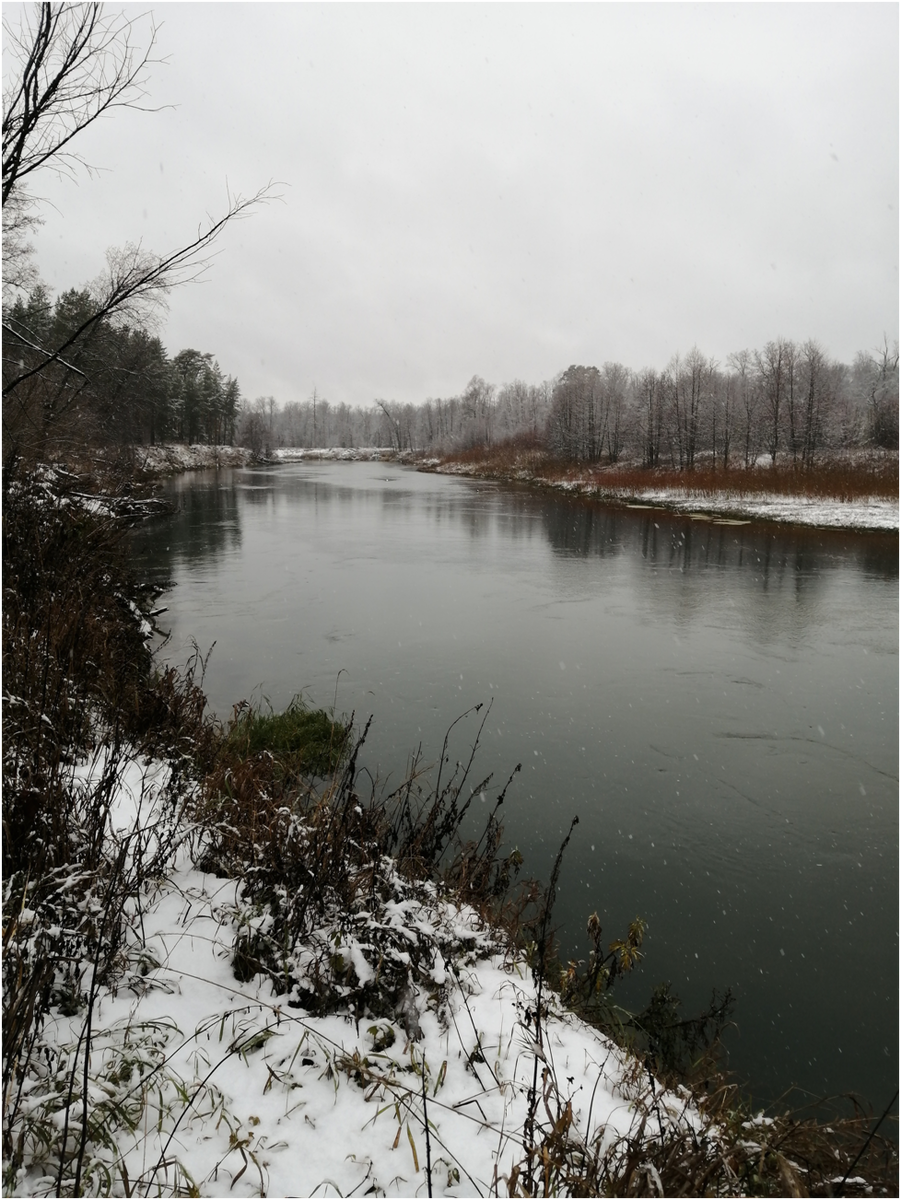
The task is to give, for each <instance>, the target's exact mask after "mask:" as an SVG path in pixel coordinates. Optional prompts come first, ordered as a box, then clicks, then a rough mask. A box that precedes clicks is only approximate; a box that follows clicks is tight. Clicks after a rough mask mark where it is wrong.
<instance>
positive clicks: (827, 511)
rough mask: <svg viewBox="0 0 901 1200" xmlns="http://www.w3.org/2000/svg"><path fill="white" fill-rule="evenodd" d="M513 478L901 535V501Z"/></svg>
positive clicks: (459, 467)
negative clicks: (900, 518)
mask: <svg viewBox="0 0 901 1200" xmlns="http://www.w3.org/2000/svg"><path fill="white" fill-rule="evenodd" d="M429 466H430V467H431V468H432V469H434V470H437V471H440V472H441V473H443V474H448V475H469V476H477V477H478V476H480V475H482V474H487V475H488V476H489V477H491V473H490V471H483V469H482V468H481V467H480V466H479V465H478V464H476V465H470V464H468V463H446V464H439V462H438V460H437V459H435V460H432V461H431V462H430V463H429ZM512 478H515V479H516V480H517V481H519V482H522V483H531V484H535V485H537V486H539V487H547V488H553V489H555V490H557V491H562V492H569V493H570V494H574V495H579V496H593V497H596V498H597V499H599V500H602V501H607V502H612V503H615V504H622V505H625V506H626V507H628V508H651V509H653V508H660V509H665V510H666V511H668V512H681V513H686V514H687V515H688V516H690V517H692V519H693V520H696V521H713V522H714V523H715V524H718V525H741V524H746V523H750V522H751V521H778V522H780V523H782V524H789V525H814V526H817V527H818V528H821V529H862V530H863V529H871V530H888V531H894V532H897V530H898V501H897V499H893V500H884V499H880V498H874V497H871V498H870V499H868V500H852V501H842V500H820V499H813V498H812V499H805V498H804V497H800V496H777V495H770V494H768V493H760V494H759V495H756V496H755V495H746V496H743V495H738V494H734V493H727V492H724V493H723V494H722V495H720V496H709V495H704V496H699V495H697V494H692V493H691V492H689V491H688V490H687V489H686V490H685V491H680V490H678V489H675V488H642V489H631V488H630V489H625V488H616V487H612V486H611V487H604V488H603V489H599V486H598V483H597V481H596V480H592V479H549V478H544V477H542V476H541V475H534V474H531V473H530V472H527V471H519V472H517V473H516V474H515V475H514V476H513V477H512Z"/></svg>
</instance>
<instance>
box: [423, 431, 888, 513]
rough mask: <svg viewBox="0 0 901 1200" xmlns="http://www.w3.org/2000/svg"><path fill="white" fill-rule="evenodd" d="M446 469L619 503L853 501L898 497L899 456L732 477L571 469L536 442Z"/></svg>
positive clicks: (740, 471)
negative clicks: (563, 487)
mask: <svg viewBox="0 0 901 1200" xmlns="http://www.w3.org/2000/svg"><path fill="white" fill-rule="evenodd" d="M440 461H441V465H442V466H455V465H458V466H460V467H462V468H464V469H467V468H468V469H470V470H475V471H476V473H478V474H484V475H489V476H492V477H497V478H502V479H529V478H534V480H535V481H536V482H549V483H563V482H579V483H582V484H584V485H587V486H588V487H590V488H591V489H593V490H596V491H597V492H599V493H600V494H612V495H616V496H627V495H630V494H633V495H640V494H642V493H643V492H647V491H649V490H655V491H656V490H671V491H674V492H677V493H679V494H680V495H688V496H697V497H698V498H699V499H704V498H707V497H735V498H743V497H748V496H760V495H769V496H772V495H778V496H795V497H803V498H805V499H810V500H839V501H851V500H866V499H882V500H891V499H897V497H898V455H897V454H896V453H892V452H889V451H885V452H880V451H872V452H867V453H863V452H860V453H856V454H847V455H841V456H839V455H837V456H835V457H834V458H831V459H825V458H824V459H823V460H822V461H821V462H819V463H817V464H815V465H814V466H812V467H801V466H800V465H792V464H791V463H782V462H780V463H777V465H776V466H772V465H770V464H766V465H759V466H755V467H752V468H750V469H745V468H744V467H741V466H733V467H731V468H730V469H729V470H728V471H726V470H723V468H722V466H721V465H717V466H716V467H715V468H714V467H713V466H708V465H704V464H703V460H702V461H701V463H700V464H699V465H697V466H696V467H695V468H694V469H693V470H691V471H680V470H674V469H672V468H667V467H642V466H637V465H635V464H634V463H632V464H629V463H621V464H620V463H617V464H615V465H612V466H601V465H597V464H591V463H585V462H568V461H564V460H561V459H558V458H554V457H552V456H551V455H549V454H547V453H546V452H545V451H544V450H542V449H541V447H540V445H539V443H538V442H537V440H536V439H513V440H511V441H508V442H502V443H499V444H498V445H496V446H493V447H491V448H490V449H486V448H484V447H481V448H478V447H477V448H473V449H470V450H465V451H460V452H458V453H454V454H451V455H447V456H445V457H443V458H442V459H441V460H440Z"/></svg>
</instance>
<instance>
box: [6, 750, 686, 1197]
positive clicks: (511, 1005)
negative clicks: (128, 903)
mask: <svg viewBox="0 0 901 1200" xmlns="http://www.w3.org/2000/svg"><path fill="white" fill-rule="evenodd" d="M103 765H104V764H103V758H102V755H101V756H99V757H98V760H97V762H96V763H95V764H93V766H90V767H88V766H83V767H81V768H78V770H77V772H76V775H77V778H78V779H79V780H80V781H81V783H82V785H83V786H89V783H90V779H91V777H92V776H94V777H97V774H98V772H100V771H101V770H102V767H103ZM166 777H167V771H166V768H165V767H164V766H161V765H160V764H153V763H151V764H144V765H141V764H138V763H135V762H132V763H131V764H129V766H128V769H127V770H125V771H124V772H123V774H122V788H121V792H120V794H119V796H118V798H117V800H116V803H115V804H114V806H113V819H112V821H111V828H112V830H113V836H115V837H117V838H119V839H124V838H127V836H128V833H129V831H130V829H131V827H132V826H133V825H134V822H135V818H134V814H135V812H136V811H137V812H141V811H142V810H143V814H144V815H142V816H141V818H140V820H141V823H143V822H144V821H145V820H146V819H147V813H148V805H151V806H152V802H153V796H154V794H155V791H156V789H158V788H162V787H165V783H166ZM426 886H427V891H426V893H425V899H424V901H423V902H421V903H412V902H406V903H404V904H400V905H394V906H392V905H389V906H388V908H387V909H386V914H387V915H385V914H383V917H382V919H385V920H390V921H393V922H396V923H397V925H398V928H400V929H404V928H406V929H410V930H416V931H418V933H419V934H420V935H421V934H423V933H424V934H425V935H426V936H430V937H433V938H434V943H435V946H436V947H441V946H447V945H449V944H456V945H463V946H465V947H466V951H465V953H459V954H457V955H455V958H454V961H449V960H448V959H446V958H445V957H444V955H443V954H442V953H441V952H440V949H439V951H438V953H437V954H436V956H435V959H434V967H433V978H434V982H435V984H436V987H435V988H434V989H430V990H429V991H428V994H427V993H426V992H424V991H423V990H422V989H419V988H417V989H416V996H415V1006H416V1011H415V1012H413V1013H411V1012H407V1011H405V1013H404V1014H403V1015H398V1016H397V1017H396V1018H395V1019H387V1018H381V1019H378V1020H370V1019H365V1018H364V1019H363V1020H360V1021H354V1020H352V1019H351V1018H349V1017H347V1016H343V1015H329V1016H324V1017H311V1016H310V1015H308V1014H307V1013H306V1012H304V1010H302V1009H299V1008H296V1007H295V1008H292V1007H289V1006H288V1004H287V1002H286V997H285V996H279V995H276V994H273V991H272V987H271V985H270V984H269V983H267V982H262V981H261V980H260V978H259V977H257V978H256V979H254V980H253V981H251V982H250V983H244V984H241V983H239V982H237V980H236V979H235V976H234V974H233V971H232V967H231V956H230V949H231V946H232V944H233V939H234V934H235V930H236V924H237V922H238V921H239V920H241V919H244V920H246V919H247V914H246V911H245V912H244V913H243V914H242V904H241V900H240V897H239V896H238V895H237V886H236V884H235V883H234V882H233V881H228V880H223V879H221V878H217V877H215V876H212V875H208V874H204V873H202V872H200V871H199V870H197V869H196V868H195V867H194V866H193V865H192V861H191V857H190V855H189V852H188V849H187V844H184V845H183V846H182V848H181V849H180V850H179V851H178V853H177V857H176V861H175V863H174V866H173V869H172V870H171V873H170V874H169V876H168V878H166V879H165V880H164V881H163V882H161V883H157V884H148V885H147V886H146V887H145V890H144V894H143V895H142V896H141V898H140V901H139V903H137V904H136V905H135V908H134V911H133V913H132V914H131V920H130V926H131V948H130V955H129V957H130V963H129V967H128V969H127V970H126V972H125V974H124V977H123V978H122V980H121V981H120V983H119V985H118V988H117V990H116V991H109V990H107V991H104V992H101V994H100V995H99V997H98V1000H97V1003H96V1005H95V1007H94V1011H93V1014H92V1026H91V1030H90V1032H88V1033H87V1034H86V1016H85V1012H84V1010H81V1011H80V1012H78V1013H76V1014H74V1015H64V1014H63V1013H62V1012H59V1011H58V1010H54V1011H53V1013H52V1016H51V1019H50V1020H49V1021H48V1023H47V1025H46V1026H45V1029H44V1034H43V1043H44V1045H45V1046H46V1047H48V1048H49V1050H50V1053H49V1054H45V1053H44V1052H42V1054H39V1055H36V1056H35V1060H36V1062H37V1063H38V1065H37V1066H36V1067H35V1069H34V1070H33V1072H32V1073H31V1079H30V1081H29V1082H28V1083H27V1085H26V1089H25V1094H24V1097H23V1101H22V1107H21V1109H20V1111H19V1113H18V1114H17V1116H16V1119H15V1121H14V1122H13V1124H12V1125H11V1126H10V1127H9V1128H8V1132H9V1133H10V1134H11V1136H12V1137H13V1138H16V1137H18V1135H19V1133H20V1132H22V1131H23V1130H26V1129H30V1130H31V1132H30V1133H27V1132H26V1135H25V1136H26V1137H27V1138H28V1141H29V1145H31V1146H32V1148H33V1153H30V1154H28V1155H26V1159H25V1161H26V1162H27V1163H30V1165H29V1166H27V1167H25V1168H23V1169H22V1171H20V1173H19V1177H18V1180H17V1182H16V1186H15V1191H14V1193H13V1194H15V1195H18V1196H46V1195H54V1194H56V1192H55V1186H56V1179H55V1175H54V1173H53V1171H54V1167H53V1164H52V1161H51V1159H50V1158H49V1157H48V1155H49V1152H48V1151H46V1150H45V1149H44V1148H43V1147H42V1143H41V1137H40V1134H39V1133H36V1132H35V1130H40V1129H41V1128H42V1127H43V1128H44V1129H45V1130H50V1131H53V1130H56V1131H59V1130H61V1129H62V1127H63V1125H64V1123H65V1122H66V1120H67V1119H68V1122H69V1131H70V1135H71V1134H72V1131H73V1130H77V1128H78V1121H79V1119H80V1116H81V1112H82V1105H81V1102H80V1100H78V1099H76V1102H75V1103H74V1104H72V1105H71V1106H70V1108H69V1111H68V1118H67V1115H66V1105H65V1101H64V1096H65V1094H66V1092H67V1087H66V1086H65V1084H64V1083H63V1081H64V1080H67V1079H68V1078H69V1072H70V1071H72V1070H73V1067H75V1066H77V1070H75V1078H76V1084H75V1094H76V1097H77V1096H78V1095H79V1093H80V1089H79V1085H80V1082H81V1071H82V1068H81V1066H80V1065H78V1064H79V1063H80V1062H81V1061H82V1060H83V1056H81V1057H79V1052H78V1049H77V1047H78V1046H79V1041H80V1039H83V1038H84V1037H85V1036H88V1037H89V1039H90V1044H91V1052H90V1057H89V1068H88V1074H89V1080H88V1095H89V1097H90V1120H91V1122H92V1125H93V1128H94V1129H95V1130H99V1131H100V1133H99V1134H96V1135H95V1137H94V1139H93V1144H92V1146H91V1149H90V1151H89V1153H88V1156H87V1160H86V1170H87V1175H86V1176H85V1180H84V1184H85V1190H84V1192H83V1194H86V1195H94V1194H97V1193H98V1191H100V1190H102V1191H104V1192H106V1191H107V1190H108V1189H107V1187H105V1186H104V1187H102V1188H101V1186H100V1184H101V1182H102V1181H103V1180H104V1179H105V1180H106V1182H107V1183H108V1182H109V1180H110V1179H111V1180H112V1181H113V1194H120V1195H159V1194H163V1195H167V1194H173V1193H174V1192H177V1194H194V1195H197V1194H199V1195H206V1196H225V1195H234V1196H251V1195H270V1196H338V1195H342V1196H349V1195H356V1196H361V1195H366V1194H372V1195H386V1196H417V1195H419V1196H425V1195H428V1194H430V1191H429V1181H428V1179H427V1171H428V1168H429V1166H430V1168H431V1185H430V1186H431V1194H433V1195H436V1196H487V1195H507V1194H509V1193H508V1184H507V1182H506V1181H507V1180H509V1179H510V1177H511V1175H512V1174H513V1173H514V1172H515V1170H516V1167H517V1164H519V1165H520V1167H522V1163H523V1160H524V1150H523V1141H524V1133H523V1128H524V1124H525V1122H526V1120H527V1113H528V1107H529V1099H528V1097H529V1089H530V1087H531V1085H532V1081H533V1078H535V1079H537V1113H536V1116H535V1123H536V1138H537V1140H539V1141H541V1140H542V1139H543V1138H545V1137H548V1136H551V1135H552V1134H553V1133H554V1126H555V1125H556V1126H557V1130H558V1133H559V1131H560V1130H561V1129H562V1130H563V1132H564V1134H565V1136H566V1138H567V1139H568V1140H569V1144H570V1145H571V1146H574V1147H576V1148H578V1147H584V1146H592V1145H595V1146H599V1147H600V1148H601V1149H602V1150H604V1149H607V1148H609V1147H611V1146H615V1144H616V1143H617V1141H618V1140H619V1139H620V1138H622V1137H624V1136H626V1135H627V1134H629V1132H630V1131H632V1132H633V1134H634V1131H635V1128H636V1124H637V1122H639V1121H640V1120H641V1118H642V1115H643V1114H647V1113H648V1111H649V1109H652V1111H653V1121H654V1125H655V1127H657V1126H658V1124H659V1123H660V1122H662V1123H663V1125H667V1126H669V1125H673V1124H675V1125H677V1126H680V1127H682V1128H683V1129H685V1130H686V1131H687V1130H696V1129H698V1128H699V1127H700V1119H699V1117H698V1116H697V1114H696V1113H695V1111H694V1110H693V1109H692V1107H691V1105H690V1103H689V1100H688V1097H687V1094H685V1095H682V1094H676V1093H673V1092H670V1093H661V1092H660V1091H659V1089H657V1092H656V1095H654V1094H653V1089H651V1088H650V1087H649V1080H648V1076H647V1074H646V1072H644V1071H643V1070H642V1069H641V1068H640V1066H639V1065H638V1064H637V1063H636V1062H635V1061H634V1060H630V1059H628V1058H627V1057H626V1056H624V1055H623V1053H622V1052H621V1051H620V1050H618V1049H617V1048H616V1047H615V1046H614V1045H613V1044H612V1043H610V1042H609V1041H607V1040H606V1039H604V1038H603V1037H601V1036H600V1035H599V1034H597V1033H596V1032H595V1031H593V1030H592V1029H590V1028H589V1027H587V1026H585V1025H584V1024H582V1023H581V1022H580V1021H578V1020H577V1019H576V1018H574V1017H573V1016H572V1015H570V1014H566V1013H565V1012H563V1011H562V1010H561V1009H560V1008H559V1006H558V1005H557V1004H556V1002H555V1000H554V998H553V997H552V998H551V1002H550V1013H549V1015H548V1018H547V1021H546V1023H545V1030H544V1036H543V1045H542V1046H537V1045H536V1043H535V1040H534V1034H533V1033H532V1032H530V1031H529V1029H527V1027H526V1020H527V1017H526V1014H527V1012H528V1010H529V1009H532V1010H534V1007H535V1004H536V997H535V985H534V984H533V981H532V977H531V973H530V971H529V970H528V968H527V967H526V965H525V964H524V963H523V962H522V961H520V960H517V959H515V958H513V957H511V956H510V955H509V954H507V955H505V954H502V953H498V949H497V944H496V942H495V941H494V939H493V938H492V936H491V934H490V932H489V931H488V930H486V929H485V928H484V926H482V925H481V924H480V922H479V920H478V918H477V917H476V915H475V913H474V912H473V911H472V910H471V909H467V908H465V907H463V908H458V907H454V906H452V905H448V904H447V903H445V902H443V901H440V900H439V899H438V898H437V897H436V896H435V893H434V889H430V890H429V888H428V885H426ZM23 919H25V914H23ZM411 936H412V935H411ZM333 938H334V945H335V952H336V953H337V952H339V951H341V952H345V953H351V954H352V953H354V947H353V945H352V944H350V943H351V941H352V939H348V938H347V937H346V936H344V935H342V934H341V933H340V931H338V930H335V931H334V934H333ZM364 967H365V964H364ZM417 1026H418V1028H417ZM532 1029H533V1030H534V1025H533V1026H532ZM410 1030H412V1033H410V1032H408V1031H410ZM54 1052H55V1053H54ZM57 1055H58V1057H57ZM45 1059H46V1062H48V1063H50V1062H54V1063H55V1064H56V1067H55V1068H54V1069H53V1070H49V1069H46V1068H44V1069H43V1074H42V1069H41V1068H40V1062H42V1061H44V1060H45ZM423 1086H424V1087H425V1098H424V1097H423ZM569 1106H571V1107H569ZM122 1114H127V1120H124V1119H123V1116H122ZM426 1115H427V1118H428V1128H429V1143H428V1145H427V1142H426V1134H425V1128H426V1124H425V1117H426ZM104 1131H105V1136H102V1135H104ZM104 1140H105V1141H106V1143H107V1144H106V1145H104V1144H103V1142H104ZM648 1169H649V1171H651V1172H653V1168H648ZM193 1188H196V1191H195V1190H191V1189H193ZM93 1189H96V1190H93ZM159 1189H161V1190H159ZM179 1189H184V1190H181V1191H179Z"/></svg>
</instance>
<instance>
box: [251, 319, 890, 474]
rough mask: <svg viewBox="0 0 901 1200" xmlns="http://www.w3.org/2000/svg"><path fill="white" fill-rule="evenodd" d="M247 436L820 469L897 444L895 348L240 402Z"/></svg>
mask: <svg viewBox="0 0 901 1200" xmlns="http://www.w3.org/2000/svg"><path fill="white" fill-rule="evenodd" d="M238 437H239V438H241V439H243V441H244V443H245V444H247V445H250V446H252V448H253V449H255V450H257V451H261V452H264V453H265V452H266V451H267V450H271V449H274V448H275V447H278V446H290V447H310V448H313V447H316V448H319V447H321V448H326V447H336V446H346V447H352V446H385V447H391V448H392V449H394V450H398V451H402V450H410V451H421V452H434V453H454V452H461V451H471V450H474V449H477V448H484V449H491V447H492V446H497V444H498V443H501V442H504V441H509V440H512V439H516V440H519V441H525V442H528V443H530V444H532V445H534V446H535V447H537V448H541V449H544V450H546V451H547V452H549V453H551V454H554V455H556V456H559V457H560V458H564V459H569V460H576V461H582V462H588V463H616V462H618V461H619V460H620V459H626V458H627V459H628V460H629V461H633V462H634V461H639V460H640V461H641V462H642V463H643V464H644V465H645V466H648V467H657V466H668V467H675V468H680V469H684V470H690V469H691V468H693V467H694V466H695V464H696V463H697V462H698V461H699V460H701V459H703V461H704V462H705V464H707V465H713V466H722V467H724V468H727V467H729V466H735V465H742V466H750V465H752V464H753V463H755V462H757V461H758V460H759V459H760V458H761V457H762V456H765V457H767V458H769V459H770V460H771V461H772V462H775V461H776V460H777V457H778V458H779V459H780V460H787V461H791V462H792V463H794V464H797V465H799V466H809V465H812V464H813V463H814V462H815V461H816V460H817V458H818V457H822V456H823V455H826V454H830V453H833V452H835V451H838V450H845V449H851V448H857V447H878V448H883V449H892V448H895V449H897V446H898V346H897V343H896V344H895V345H894V346H891V347H890V346H889V343H888V341H887V340H884V341H883V344H882V346H881V347H880V348H879V349H877V350H873V351H871V352H866V351H861V352H860V353H859V354H857V356H856V357H855V359H854V362H853V363H852V364H851V365H850V366H848V365H845V364H843V363H839V362H836V361H834V360H833V359H831V358H830V357H829V356H828V355H827V354H826V352H825V350H824V349H823V348H822V346H820V344H819V343H818V342H816V341H815V340H813V339H809V340H808V341H805V342H795V341H792V340H791V339H788V338H783V337H780V338H777V339H775V340H773V341H769V342H767V343H766V345H765V346H764V347H763V348H762V349H759V350H741V351H738V352H736V353H734V354H730V355H729V356H728V358H727V360H726V362H725V364H720V363H718V362H717V361H716V360H715V359H713V358H710V357H707V356H706V355H704V354H703V353H702V352H701V351H700V350H699V349H698V348H697V347H693V348H692V349H691V350H690V351H689V352H688V353H687V354H684V355H683V354H676V355H674V356H673V358H672V359H671V360H670V362H669V363H668V364H667V366H666V367H665V368H664V369H663V370H656V369H654V368H644V369H641V370H634V369H631V368H629V367H626V366H624V365H623V364H622V363H617V362H605V363H603V365H602V366H600V367H596V366H578V365H572V366H570V367H568V368H566V370H564V371H561V372H560V374H559V375H557V376H556V377H555V378H554V379H551V380H546V381H544V382H542V383H538V384H530V383H525V382H524V381H522V380H520V379H517V380H514V381H513V382H512V383H505V384H502V385H500V386H498V385H495V384H491V383H488V382H486V381H485V380H484V379H482V378H481V377H480V376H478V375H474V376H473V377H472V378H471V379H470V381H469V383H468V384H467V385H466V387H465V388H464V390H463V391H462V392H461V393H460V394H459V395H457V396H451V397H447V398H443V399H434V398H430V399H427V400H425V401H423V402H422V403H421V404H398V403H395V402H390V401H389V402H386V401H383V400H376V401H375V402H374V403H373V404H371V405H370V406H368V407H365V408H352V407H350V406H349V405H347V404H338V405H330V404H329V403H328V401H327V400H325V399H323V398H322V397H320V396H318V394H317V393H315V392H314V394H313V396H311V398H310V399H309V400H306V401H302V402H297V401H290V402H288V403H286V404H284V405H281V406H280V405H278V403H277V402H276V400H275V398H274V397H272V396H267V397H261V398H259V399H258V400H256V401H254V402H253V403H252V404H250V405H245V406H244V407H243V408H242V413H241V416H240V418H239V422H238Z"/></svg>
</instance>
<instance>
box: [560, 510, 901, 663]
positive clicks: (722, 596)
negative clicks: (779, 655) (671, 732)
mask: <svg viewBox="0 0 901 1200" xmlns="http://www.w3.org/2000/svg"><path fill="white" fill-rule="evenodd" d="M542 514H543V528H544V530H545V533H546V535H547V538H548V541H549V543H550V545H551V547H552V549H553V551H554V553H555V554H556V555H558V556H560V557H561V558H572V557H581V558H586V559H589V558H611V557H613V556H621V557H623V559H624V562H626V563H627V564H628V566H629V567H630V568H631V570H630V575H631V579H632V583H633V585H634V586H636V587H637V588H638V598H639V599H640V601H641V602H642V603H646V604H648V605H650V607H651V609H652V610H654V611H655V612H656V613H657V614H659V616H660V617H661V618H667V619H669V618H673V617H674V618H675V619H676V620H677V621H679V622H691V621H692V620H693V619H694V618H696V617H697V616H699V615H701V614H702V613H704V612H709V610H710V608H711V606H712V605H714V604H720V605H721V604H723V603H727V604H729V606H730V607H732V608H735V609H736V610H737V611H736V614H735V615H736V616H737V617H738V618H739V620H740V621H741V623H742V624H743V625H745V626H746V627H748V628H749V629H750V630H751V631H753V633H754V636H755V638H757V639H758V640H762V641H764V642H766V641H769V640H770V639H771V638H772V637H773V636H776V635H779V636H785V637H788V638H789V639H790V640H794V639H795V638H797V637H798V636H800V635H801V633H802V632H803V630H804V629H805V628H807V627H808V626H809V623H810V621H811V620H812V619H814V615H815V611H816V608H817V605H818V603H819V602H820V600H821V599H822V598H823V596H824V594H825V592H826V591H827V590H828V588H829V585H830V584H831V582H832V581H833V580H834V579H836V578H837V576H838V575H839V574H842V573H844V574H847V573H849V572H850V573H851V574H853V575H858V576H859V577H861V578H867V579H869V580H877V581H886V582H890V581H893V580H896V579H897V578H898V539H897V537H896V536H894V535H882V534H878V533H866V534H855V533H848V532H844V531H832V530H817V529H804V528H802V527H798V526H780V525H765V524H749V525H719V524H715V523H714V522H712V521H706V520H705V521H693V520H691V518H688V517H681V516H676V515H674V514H671V513H667V512H664V511H662V510H647V511H642V510H631V509H615V508H609V507H605V506H603V505H599V504H596V503H591V502H590V501H585V500H576V499H573V500H565V499H556V498H554V499H545V501H544V504H543V507H542ZM641 584H643V585H644V586H640V585H641ZM742 610H744V611H742Z"/></svg>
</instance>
